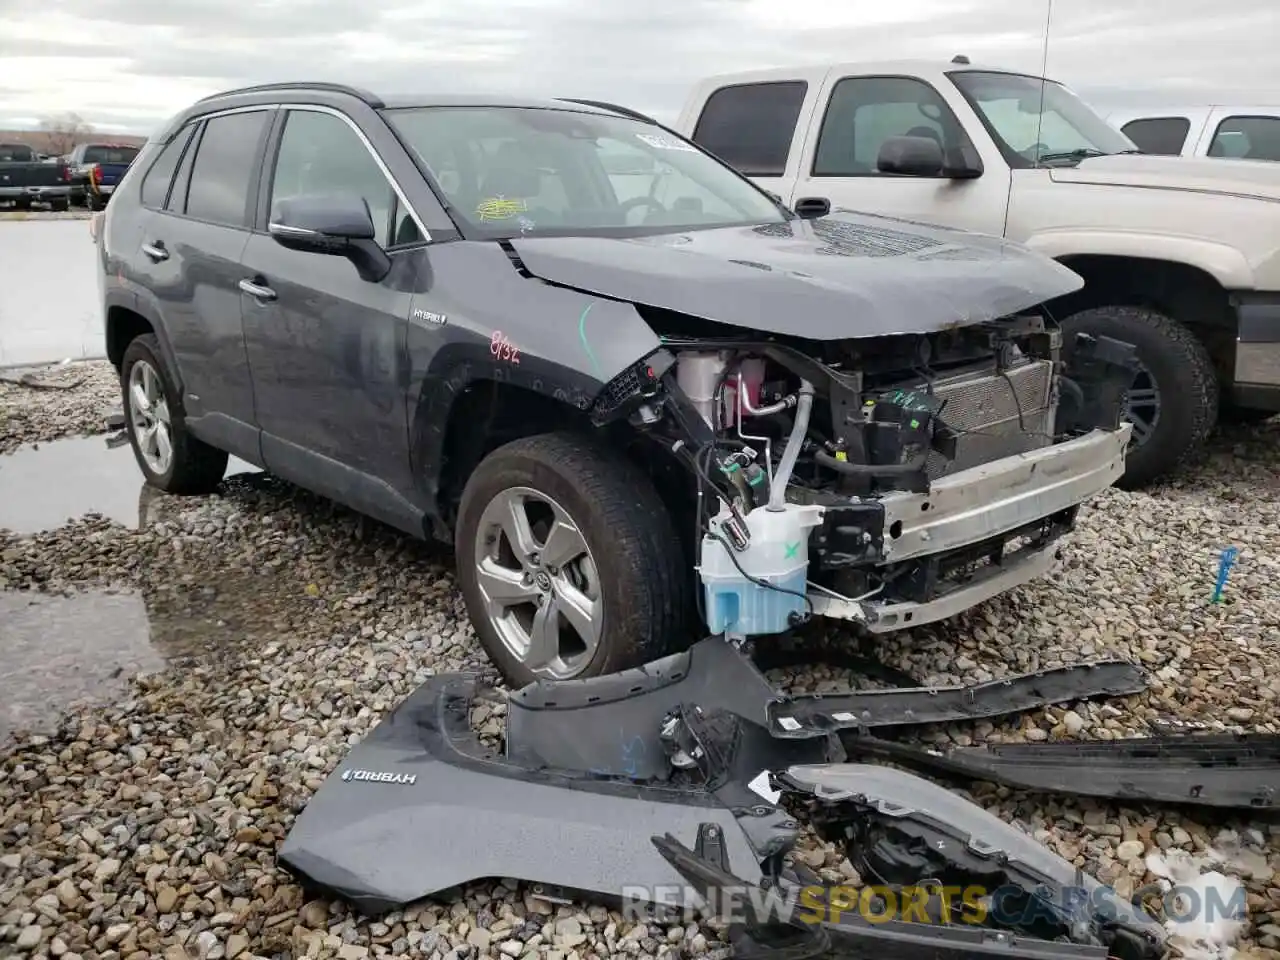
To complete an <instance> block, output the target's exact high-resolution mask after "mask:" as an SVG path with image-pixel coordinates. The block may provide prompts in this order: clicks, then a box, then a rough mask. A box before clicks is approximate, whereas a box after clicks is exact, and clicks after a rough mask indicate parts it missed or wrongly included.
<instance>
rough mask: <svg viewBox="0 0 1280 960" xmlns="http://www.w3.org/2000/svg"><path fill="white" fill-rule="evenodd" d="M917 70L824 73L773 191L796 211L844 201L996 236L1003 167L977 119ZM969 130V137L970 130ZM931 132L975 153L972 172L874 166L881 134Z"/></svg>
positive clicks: (955, 149)
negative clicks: (789, 178)
mask: <svg viewBox="0 0 1280 960" xmlns="http://www.w3.org/2000/svg"><path fill="white" fill-rule="evenodd" d="M946 92H947V94H949V95H947V96H944V92H943V91H941V90H939V88H938V87H936V86H934V84H932V83H930V82H928V81H926V80H925V79H922V78H920V77H910V76H878V75H863V76H858V75H847V74H844V75H842V74H841V73H839V72H837V71H832V73H831V75H830V76H828V77H827V79H826V81H825V82H824V84H823V89H822V93H821V96H820V99H819V106H818V109H816V110H815V111H814V115H813V117H812V119H811V122H810V124H809V128H808V133H807V135H806V136H805V137H804V138H803V145H802V147H801V150H800V156H799V163H798V165H797V167H798V169H797V176H796V179H795V181H794V183H792V184H790V185H788V186H789V190H788V192H787V193H786V194H784V196H783V199H784V200H786V201H787V203H788V204H789V205H791V206H792V207H793V208H795V209H797V212H803V210H804V209H805V208H807V209H810V210H815V211H817V210H820V209H821V207H822V205H823V201H825V202H826V203H828V204H829V205H830V207H831V209H833V210H834V209H840V208H844V209H848V210H857V211H863V212H866V213H874V214H881V215H884V216H891V217H902V218H904V219H911V220H919V221H922V222H925V223H934V224H939V225H942V226H948V227H957V228H960V229H964V230H974V231H977V232H979V233H988V234H994V235H996V236H1002V235H1003V234H1004V229H1005V215H1006V213H1007V210H1008V204H1009V185H1010V172H1009V167H1008V164H1007V163H1006V162H1005V161H1004V158H1003V157H1001V156H1000V153H999V151H998V150H997V149H996V147H995V144H994V143H992V142H991V139H990V137H988V136H987V135H986V131H985V130H984V129H983V128H982V125H981V121H980V120H979V119H978V118H977V116H976V115H975V114H974V113H973V111H972V109H971V108H970V107H969V106H968V104H967V103H965V102H964V100H963V98H962V97H961V96H960V94H959V91H957V90H955V88H954V87H951V88H950V89H949V90H948V91H946ZM970 131H972V132H973V135H972V136H971V135H970ZM901 136H920V137H930V138H932V139H934V140H937V141H938V142H939V143H940V144H941V146H942V147H943V150H944V153H946V154H947V156H949V157H958V156H960V154H961V151H962V150H963V151H964V152H965V153H967V154H968V155H969V156H971V157H972V156H977V157H980V158H981V160H982V165H983V171H982V174H981V175H980V176H978V177H975V178H972V179H951V178H948V177H943V176H938V177H903V176H890V175H885V174H882V173H880V172H878V170H877V169H876V160H877V158H878V156H879V153H880V147H881V145H882V144H883V143H884V141H885V140H886V139H888V138H889V137H901Z"/></svg>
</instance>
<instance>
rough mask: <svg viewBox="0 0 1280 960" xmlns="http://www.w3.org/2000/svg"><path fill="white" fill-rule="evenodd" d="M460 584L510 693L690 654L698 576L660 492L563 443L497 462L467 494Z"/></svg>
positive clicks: (573, 438)
mask: <svg viewBox="0 0 1280 960" xmlns="http://www.w3.org/2000/svg"><path fill="white" fill-rule="evenodd" d="M455 540H456V554H457V563H458V580H459V585H460V587H461V589H462V595H463V598H464V599H465V601H466V604H467V612H468V614H469V615H470V618H471V622H472V624H473V626H474V627H475V630H476V633H477V635H478V636H479V638H480V643H481V644H482V645H483V646H484V648H485V651H486V652H487V653H488V654H489V658H490V660H492V661H493V663H494V665H495V666H496V667H497V668H498V671H499V672H500V673H501V674H502V676H503V678H504V679H505V680H506V681H507V682H508V683H509V684H511V685H512V686H524V685H525V684H527V683H529V682H531V681H533V680H535V679H538V678H549V679H556V680H568V679H575V678H581V677H591V676H599V675H600V674H605V673H613V672H616V671H618V670H625V669H627V668H630V667H637V666H640V665H642V664H644V663H647V662H649V661H650V660H654V659H657V658H658V657H661V656H664V655H666V654H668V653H671V652H673V651H675V650H677V649H680V648H681V647H683V646H687V645H688V641H689V640H690V639H691V638H690V637H687V636H685V635H684V632H685V630H686V629H687V625H688V623H689V622H690V619H689V618H690V608H691V603H692V596H691V592H690V590H691V586H692V577H693V571H692V570H690V569H689V567H688V564H687V563H686V562H685V560H684V555H683V551H682V549H681V545H680V540H679V537H678V536H677V534H676V531H675V528H674V526H673V524H672V521H671V517H670V515H669V514H668V512H667V509H666V506H665V505H664V504H663V502H662V500H661V498H660V497H659V496H658V494H657V491H656V490H655V489H654V486H653V484H652V483H651V482H650V481H649V479H648V477H646V476H645V475H644V474H643V473H642V472H641V471H640V470H639V469H638V468H637V467H636V466H635V465H634V464H632V463H631V462H630V461H629V460H627V459H626V458H625V457H624V455H623V454H622V453H620V452H615V451H613V450H611V449H609V448H607V447H605V446H603V445H598V444H596V443H594V442H592V441H591V440H589V439H586V438H583V437H580V436H577V435H574V434H566V433H553V434H544V435H540V436H534V437H527V438H525V439H522V440H516V441H513V442H511V443H508V444H506V445H505V446H502V447H499V448H498V449H497V450H494V451H493V452H492V453H490V454H489V456H487V457H486V458H485V459H484V460H483V461H482V462H481V463H480V465H479V466H478V467H477V468H476V470H475V471H474V472H473V473H472V475H471V477H470V479H469V480H468V481H467V485H466V488H465V489H464V491H463V494H462V504H461V508H460V510H459V515H458V523H457V529H456V532H455Z"/></svg>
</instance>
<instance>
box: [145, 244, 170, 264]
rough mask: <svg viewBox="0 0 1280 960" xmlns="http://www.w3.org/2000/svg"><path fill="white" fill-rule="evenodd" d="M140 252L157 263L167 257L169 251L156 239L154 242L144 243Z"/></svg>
mask: <svg viewBox="0 0 1280 960" xmlns="http://www.w3.org/2000/svg"><path fill="white" fill-rule="evenodd" d="M142 252H143V253H145V254H146V255H147V256H148V257H150V258H151V260H152V262H154V263H159V262H160V261H161V260H168V259H169V251H168V250H166V249H165V248H164V244H163V243H161V242H160V241H159V240H157V241H156V242H155V243H144V244H143V245H142Z"/></svg>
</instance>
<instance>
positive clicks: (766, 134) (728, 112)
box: [693, 80, 809, 177]
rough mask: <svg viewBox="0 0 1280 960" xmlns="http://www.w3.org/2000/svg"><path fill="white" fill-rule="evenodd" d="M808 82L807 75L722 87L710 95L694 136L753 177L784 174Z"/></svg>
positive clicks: (707, 148) (701, 145)
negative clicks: (797, 78) (799, 78)
mask: <svg viewBox="0 0 1280 960" xmlns="http://www.w3.org/2000/svg"><path fill="white" fill-rule="evenodd" d="M808 88H809V85H808V84H807V83H805V82H804V81H803V80H784V81H778V82H774V83H747V84H742V85H740V86H733V87H721V88H720V89H719V90H717V91H715V93H713V94H711V96H710V97H708V98H707V102H706V105H705V106H704V107H703V108H702V116H701V117H699V118H698V125H697V127H696V128H695V129H694V131H693V142H694V143H696V144H698V146H700V147H702V148H704V149H706V150H709V151H710V152H711V153H714V154H715V155H716V156H717V157H719V158H720V159H721V160H723V161H724V162H725V163H728V164H730V165H731V166H733V167H734V168H735V169H736V170H737V171H738V172H739V173H741V174H743V175H744V176H748V177H780V176H782V174H783V173H784V172H785V171H786V169H787V154H788V153H790V152H791V139H792V137H793V136H794V135H795V130H796V121H797V120H798V119H799V118H800V107H801V106H802V105H803V104H804V97H805V93H806V92H807V91H808Z"/></svg>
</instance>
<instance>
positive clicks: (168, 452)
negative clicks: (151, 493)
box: [128, 360, 173, 476]
mask: <svg viewBox="0 0 1280 960" xmlns="http://www.w3.org/2000/svg"><path fill="white" fill-rule="evenodd" d="M128 397H129V421H130V423H131V424H132V426H133V435H134V437H135V439H136V440H137V443H138V452H139V453H140V454H141V456H142V459H143V462H144V463H146V465H147V468H148V469H149V470H150V471H151V472H152V473H154V474H156V475H157V476H163V475H164V474H166V473H168V472H169V467H170V466H171V465H172V464H173V427H172V424H171V423H170V420H169V402H168V400H166V399H165V396H164V387H163V385H162V384H161V382H160V374H159V373H157V372H156V369H155V367H153V366H151V364H149V363H147V362H146V361H145V360H138V361H137V362H135V363H134V365H133V367H132V368H131V369H130V370H129V392H128Z"/></svg>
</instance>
